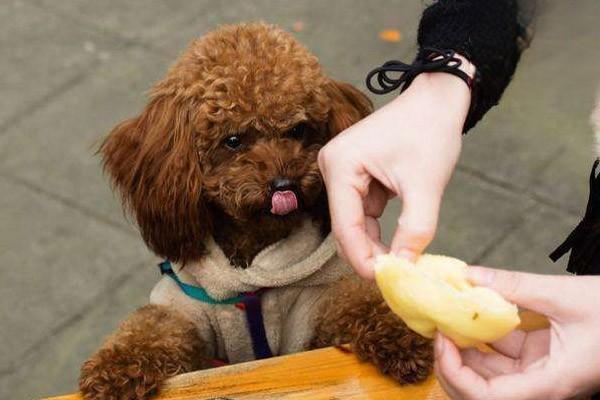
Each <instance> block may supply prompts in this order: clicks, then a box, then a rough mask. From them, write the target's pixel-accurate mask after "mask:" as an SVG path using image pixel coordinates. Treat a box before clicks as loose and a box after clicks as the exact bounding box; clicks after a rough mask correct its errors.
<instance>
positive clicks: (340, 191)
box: [327, 179, 375, 279]
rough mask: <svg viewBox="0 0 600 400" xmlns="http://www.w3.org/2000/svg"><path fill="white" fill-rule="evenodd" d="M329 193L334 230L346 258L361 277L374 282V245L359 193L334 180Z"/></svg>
mask: <svg viewBox="0 0 600 400" xmlns="http://www.w3.org/2000/svg"><path fill="white" fill-rule="evenodd" d="M327 193H328V196H329V207H330V212H331V229H332V231H333V234H334V235H335V238H336V240H337V242H338V244H339V246H340V247H341V249H342V252H343V254H344V256H345V258H346V259H347V260H348V262H349V263H350V265H351V266H352V267H354V269H355V270H356V272H357V273H358V274H359V275H360V276H362V277H364V278H368V279H372V278H373V257H374V255H375V254H374V251H373V247H374V246H373V243H372V242H371V240H370V238H369V236H368V235H367V231H366V223H365V215H364V212H363V205H362V197H361V194H360V192H359V191H358V190H357V189H356V188H355V187H353V186H352V185H350V184H345V183H343V182H341V180H338V181H337V182H336V180H335V179H333V180H330V185H329V186H328V188H327Z"/></svg>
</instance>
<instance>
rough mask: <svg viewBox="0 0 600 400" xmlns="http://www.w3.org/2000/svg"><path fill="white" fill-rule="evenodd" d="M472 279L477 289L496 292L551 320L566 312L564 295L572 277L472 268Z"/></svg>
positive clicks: (470, 272) (470, 273)
mask: <svg viewBox="0 0 600 400" xmlns="http://www.w3.org/2000/svg"><path fill="white" fill-rule="evenodd" d="M468 279H469V280H470V281H471V282H472V283H474V284H475V285H478V286H485V287H488V288H490V289H493V290H494V291H496V292H498V293H499V294H500V295H502V297H504V298H505V299H506V300H508V301H510V302H512V303H515V304H517V305H519V306H522V307H524V308H527V309H529V310H532V311H535V312H538V313H541V314H544V315H547V316H557V314H559V313H561V312H562V311H566V310H565V309H564V308H565V307H564V306H565V303H564V301H562V300H561V299H562V296H560V293H564V292H565V289H566V288H565V283H566V281H567V280H569V279H571V278H570V277H565V276H556V275H538V274H530V273H526V272H515V271H506V270H501V269H492V268H485V267H470V268H469V271H468Z"/></svg>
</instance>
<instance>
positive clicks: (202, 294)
mask: <svg viewBox="0 0 600 400" xmlns="http://www.w3.org/2000/svg"><path fill="white" fill-rule="evenodd" d="M158 267H159V268H160V273H161V274H163V275H167V276H169V277H170V278H172V279H173V280H174V281H175V283H177V285H178V286H179V287H180V288H181V290H183V293H185V294H187V295H188V296H190V297H191V298H194V299H196V300H199V301H201V302H203V303H208V304H237V303H239V302H241V301H242V300H244V296H243V295H239V296H235V297H230V298H228V299H224V300H217V299H214V298H212V297H210V296H209V294H208V293H206V290H204V288H201V287H200V286H193V285H188V284H187V283H185V282H182V281H181V279H179V277H178V276H177V274H176V273H175V271H173V267H171V262H170V261H163V262H161V263H160V264H158Z"/></svg>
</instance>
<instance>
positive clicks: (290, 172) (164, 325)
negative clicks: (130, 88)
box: [80, 23, 433, 399]
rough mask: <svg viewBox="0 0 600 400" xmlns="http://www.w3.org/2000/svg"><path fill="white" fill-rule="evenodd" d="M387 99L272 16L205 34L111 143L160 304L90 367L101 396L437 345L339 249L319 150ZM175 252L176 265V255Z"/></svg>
mask: <svg viewBox="0 0 600 400" xmlns="http://www.w3.org/2000/svg"><path fill="white" fill-rule="evenodd" d="M371 111H372V105H371V103H370V101H369V100H368V99H367V97H365V96H364V95H363V94H362V93H361V92H359V91H358V90H357V89H355V88H354V87H352V86H351V85H349V84H346V83H341V82H337V81H335V80H332V79H330V78H328V77H327V76H326V75H325V74H324V73H323V71H322V69H321V67H320V66H319V63H318V61H317V58H316V57H315V56H313V55H312V54H310V52H309V51H308V50H307V49H306V48H305V47H303V46H302V45H300V44H299V43H298V42H297V41H296V40H295V39H294V38H293V37H292V36H291V35H290V34H288V33H286V32H284V31H282V30H281V29H278V28H276V27H274V26H270V25H266V24H262V23H257V24H243V25H237V26H225V27H222V28H220V29H218V30H216V31H214V32H212V33H210V34H208V35H206V36H205V37H203V38H201V39H199V40H196V41H194V42H192V43H191V44H190V46H189V47H188V49H187V50H186V51H185V53H184V54H183V55H182V56H181V57H180V58H179V60H178V61H177V62H176V63H175V65H173V66H172V67H171V69H170V70H169V72H168V73H167V76H166V77H165V78H164V79H163V80H162V81H160V82H159V83H158V84H157V85H156V86H155V87H154V89H153V90H152V93H151V99H150V102H149V104H148V105H147V106H146V108H145V109H144V110H143V111H142V113H141V114H140V115H139V116H137V117H135V118H132V119H129V120H127V121H124V122H122V123H121V124H119V125H118V126H117V127H116V128H114V130H113V131H112V132H111V133H110V135H109V136H108V138H107V139H106V140H105V142H104V143H103V145H102V147H101V153H102V155H103V159H104V166H105V169H106V171H107V172H108V173H109V174H110V175H111V177H112V179H113V182H114V185H115V186H116V188H117V189H118V190H119V192H120V193H121V194H122V199H123V203H124V205H125V207H126V208H127V210H129V211H130V212H131V213H132V215H133V216H135V218H136V221H137V223H138V225H139V229H140V232H141V234H142V237H143V239H144V241H145V242H146V243H147V245H148V246H149V247H150V248H151V249H152V250H153V251H154V252H155V253H156V254H157V255H159V256H160V257H164V258H165V259H168V260H169V262H170V263H169V262H165V263H163V264H161V267H162V272H163V273H164V274H165V276H163V278H162V279H161V280H160V281H159V283H158V284H157V286H156V287H155V288H154V290H153V292H152V294H151V298H150V303H151V304H150V305H147V306H144V307H142V308H140V309H139V310H138V311H136V312H135V313H134V314H133V315H132V316H130V317H129V318H128V319H127V320H126V321H125V322H124V323H123V324H122V325H121V327H120V329H119V330H118V331H117V332H116V333H115V334H113V335H112V336H110V337H109V338H108V339H107V340H106V343H105V344H104V345H103V346H102V348H101V349H99V350H98V351H97V352H96V353H95V354H94V355H93V356H92V357H91V358H90V359H89V360H88V361H87V362H86V363H85V364H84V366H83V368H82V373H81V379H80V389H81V392H82V394H83V396H84V397H85V398H86V399H145V398H148V397H150V396H151V395H152V394H153V393H155V392H156V390H157V388H159V387H160V385H161V383H162V382H163V381H164V380H165V379H166V378H168V377H170V376H173V375H176V374H180V373H183V372H189V371H193V370H196V369H201V368H208V367H210V366H212V365H215V362H216V361H217V360H220V362H221V363H222V362H226V363H237V362H242V361H248V360H252V359H257V358H264V357H269V356H271V355H281V354H289V353H293V352H297V351H303V350H308V349H311V348H317V347H324V346H331V345H339V344H343V343H350V344H351V346H352V349H353V351H354V352H355V353H356V354H357V356H358V357H360V358H361V359H363V360H368V361H371V362H373V363H374V364H376V365H377V366H378V367H379V369H380V370H381V371H382V372H383V373H385V374H389V375H391V376H393V377H394V378H395V379H397V380H398V382H400V383H411V382H417V381H419V380H422V379H424V378H425V377H426V376H427V375H428V374H429V373H430V370H431V366H432V362H433V359H432V351H431V343H430V342H429V341H428V340H426V339H424V338H422V337H420V336H418V335H417V334H415V333H413V332H412V331H410V330H408V329H407V328H406V326H405V325H404V324H403V323H402V322H401V321H400V320H399V319H398V318H397V317H396V316H395V315H393V314H392V313H391V312H390V310H389V309H388V308H387V306H386V305H385V304H384V303H383V301H382V299H381V297H380V295H379V293H378V291H377V289H376V288H374V286H373V284H372V283H366V282H362V281H360V280H359V279H356V278H353V274H352V272H351V269H350V268H349V267H348V266H347V265H345V264H344V263H343V261H341V260H340V259H339V258H338V257H337V256H336V253H335V246H334V242H333V239H332V237H331V235H330V234H329V231H330V227H329V218H328V213H327V199H326V197H325V190H324V187H323V182H322V178H321V175H320V173H319V170H318V167H317V154H318V151H319V149H320V148H321V147H322V146H323V145H324V144H325V143H326V142H327V141H328V140H329V139H331V138H332V137H333V136H335V135H336V134H338V133H339V132H340V131H342V130H344V129H345V128H347V127H349V126H350V125H351V124H353V123H355V122H357V121H358V120H360V119H361V118H363V117H364V116H366V115H367V114H369V113H370V112H371ZM171 263H172V264H171Z"/></svg>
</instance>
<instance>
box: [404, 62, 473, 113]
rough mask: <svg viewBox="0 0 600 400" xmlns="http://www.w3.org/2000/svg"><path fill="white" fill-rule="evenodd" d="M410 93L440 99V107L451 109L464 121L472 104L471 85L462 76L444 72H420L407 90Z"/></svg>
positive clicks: (436, 100) (435, 99)
mask: <svg viewBox="0 0 600 400" xmlns="http://www.w3.org/2000/svg"><path fill="white" fill-rule="evenodd" d="M408 93H414V94H416V95H426V96H429V97H433V98H434V99H431V100H430V101H435V102H438V101H439V103H440V107H443V108H444V110H447V111H451V112H452V113H453V114H454V115H456V116H457V117H458V118H459V119H461V120H462V121H463V122H464V120H465V119H466V117H467V114H468V112H469V107H470V105H471V90H470V89H469V87H468V86H467V85H465V83H464V82H463V81H462V80H461V79H460V78H458V77H456V76H454V75H451V74H447V73H444V72H426V73H422V74H419V75H418V76H417V77H416V78H415V79H414V81H413V82H412V84H411V85H410V87H409V88H408V89H407V90H406V94H408ZM400 97H401V96H400ZM440 111H443V110H440Z"/></svg>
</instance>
